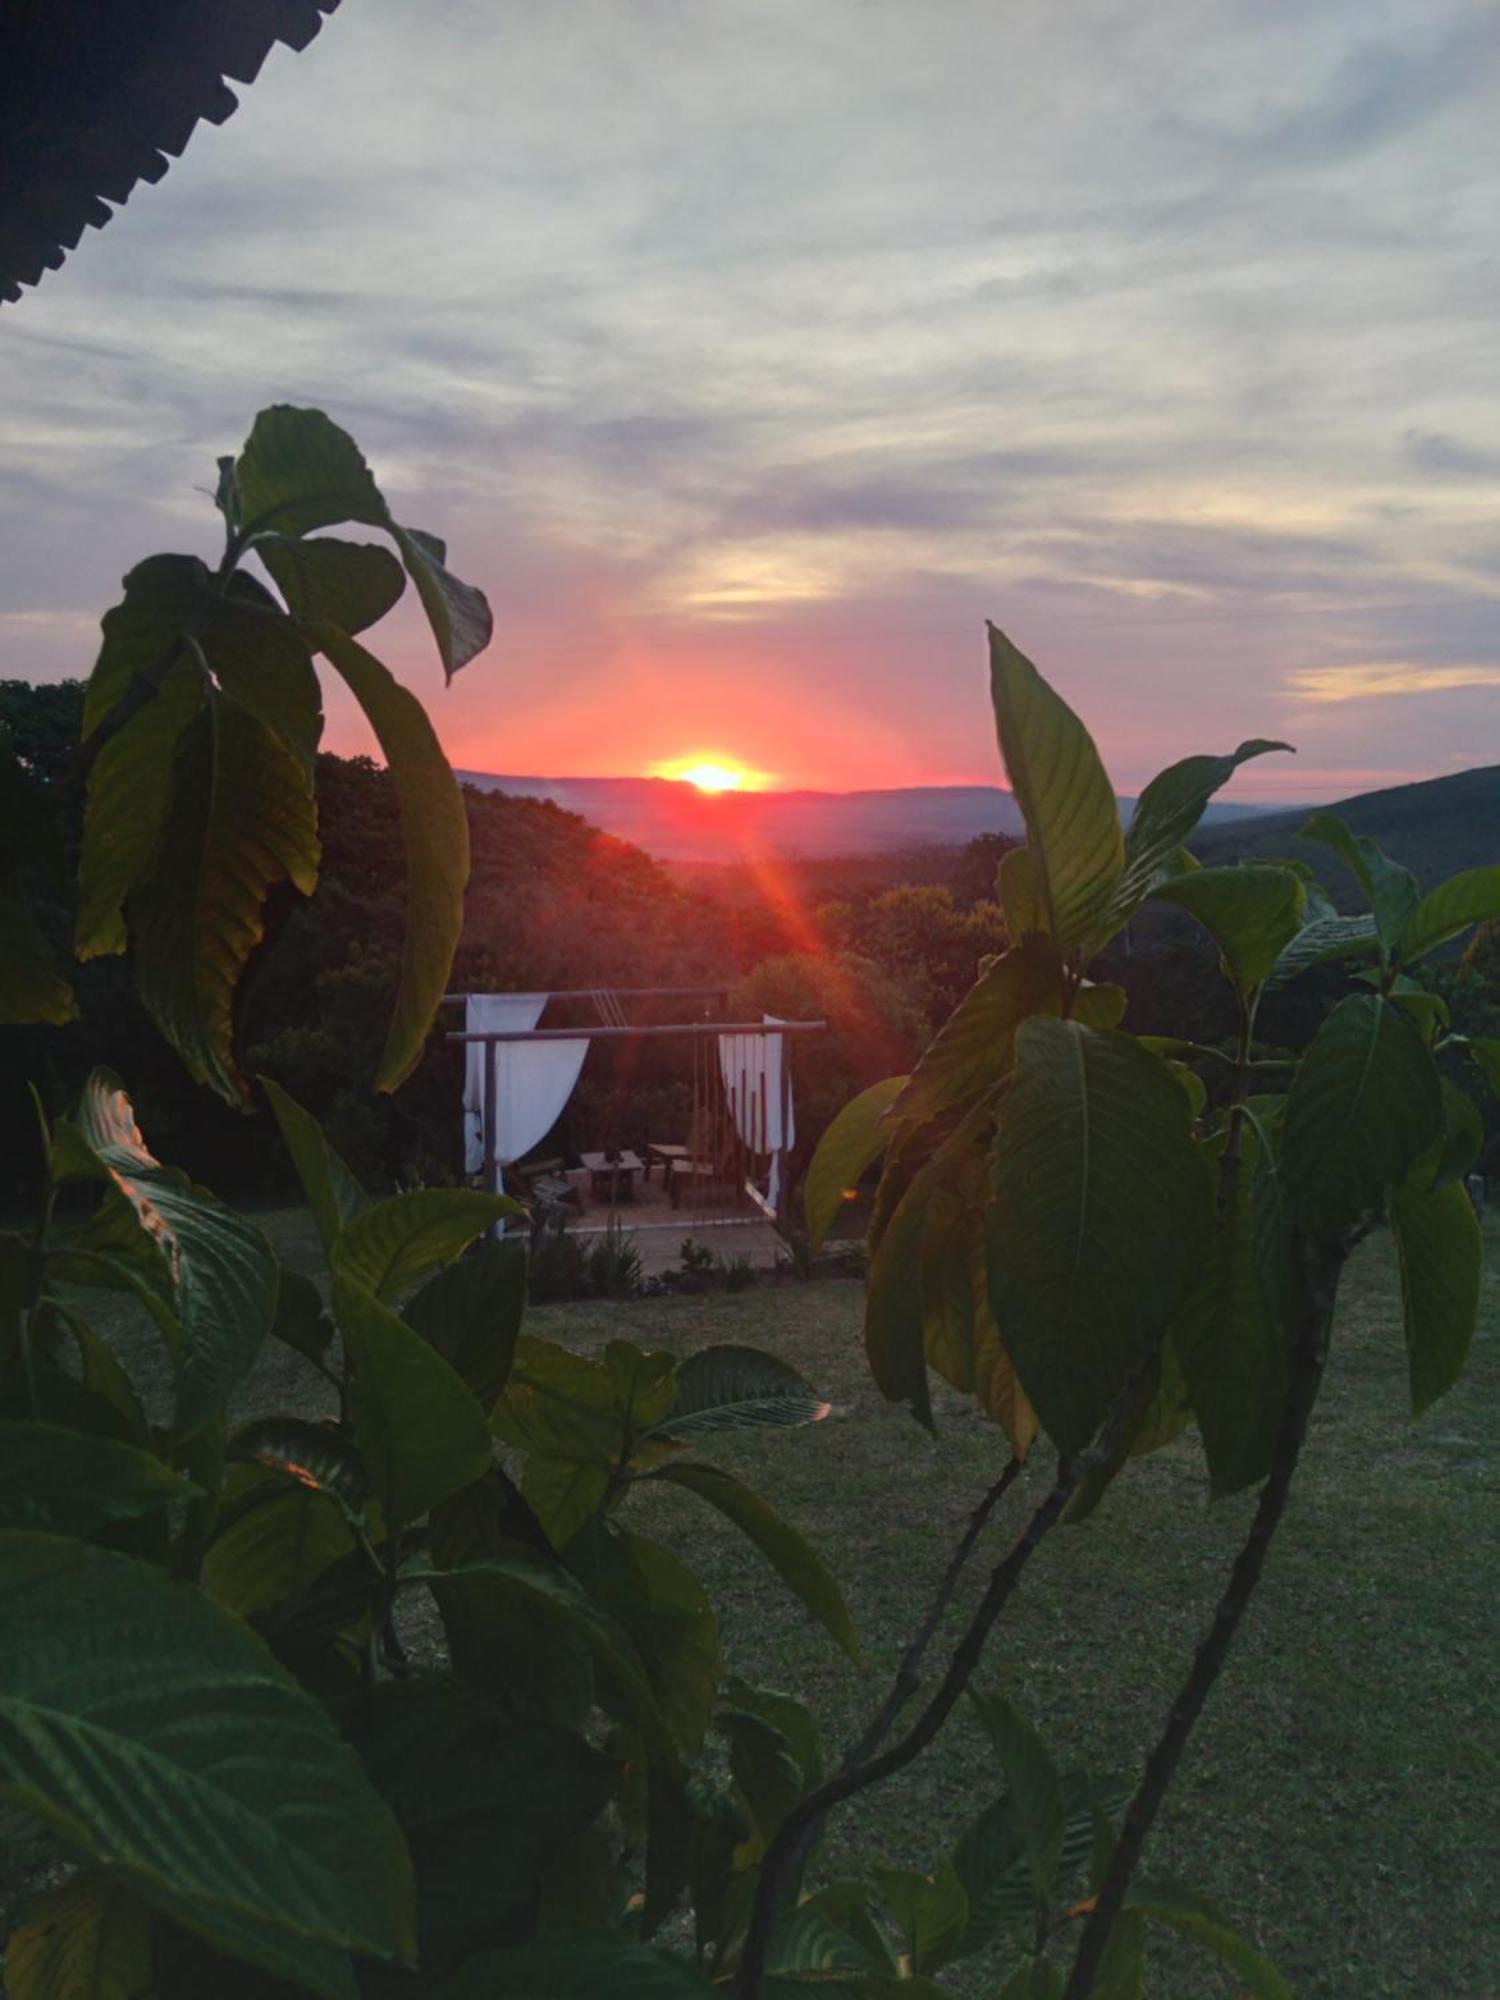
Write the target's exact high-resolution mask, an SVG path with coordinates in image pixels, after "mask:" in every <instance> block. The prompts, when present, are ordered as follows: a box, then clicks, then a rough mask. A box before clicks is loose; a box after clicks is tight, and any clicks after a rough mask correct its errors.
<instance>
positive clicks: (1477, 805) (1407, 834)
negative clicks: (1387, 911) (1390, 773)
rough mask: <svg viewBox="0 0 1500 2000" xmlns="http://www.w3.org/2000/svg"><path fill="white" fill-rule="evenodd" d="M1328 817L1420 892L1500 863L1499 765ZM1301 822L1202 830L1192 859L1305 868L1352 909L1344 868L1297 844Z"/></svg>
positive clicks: (1321, 851)
mask: <svg viewBox="0 0 1500 2000" xmlns="http://www.w3.org/2000/svg"><path fill="white" fill-rule="evenodd" d="M1328 810H1329V811H1330V812H1334V813H1337V814H1338V816H1339V818H1340V819H1342V820H1345V821H1347V823H1348V825H1349V826H1350V827H1352V829H1353V830H1354V832H1355V833H1362V834H1368V835H1369V837H1370V838H1371V839H1372V840H1374V841H1375V842H1376V844H1377V845H1378V846H1379V847H1381V848H1382V849H1383V850H1384V851H1385V852H1386V853H1387V854H1389V855H1390V856H1391V858H1392V859H1393V860H1396V861H1400V862H1402V863H1403V864H1404V865H1405V866H1406V867H1408V868H1410V869H1411V871H1412V873H1413V874H1414V875H1415V876H1416V877H1417V879H1418V880H1419V881H1420V882H1421V884H1422V886H1423V887H1424V888H1430V887H1431V885H1432V884H1433V883H1434V882H1438V881H1441V880H1442V878H1443V877H1444V876H1447V875H1453V874H1456V873H1457V872H1458V870H1459V869H1461V868H1477V867H1482V866H1484V865H1486V864H1489V863H1493V862H1496V861H1500V764H1485V765H1481V766H1479V767H1478V768H1477V769H1475V770H1472V771H1455V772H1454V773H1453V775H1452V776H1451V777H1447V778H1426V779H1423V780H1421V781H1420V782H1418V783H1416V784H1412V785H1394V786H1392V787H1391V788H1390V789H1389V790H1387V791H1382V792H1361V793H1359V794H1358V795H1357V796H1356V797H1354V798H1350V799H1340V800H1338V801H1337V802H1336V803H1335V804H1333V805H1331V806H1329V808H1328ZM1306 819H1307V810H1306V809H1305V808H1303V809H1300V810H1298V811H1296V812H1277V813H1264V814H1260V815H1257V816H1256V817H1255V818H1254V819H1250V820H1244V819H1242V820H1240V821H1238V822H1236V823H1235V824H1232V825H1219V826H1206V827H1205V828H1204V829H1203V830H1202V831H1201V832H1200V833H1199V834H1198V835H1197V836H1196V838H1195V839H1194V841H1193V843H1192V846H1193V851H1194V853H1195V854H1196V855H1197V856H1198V858H1199V860H1200V861H1203V862H1208V863H1221V862H1226V861H1274V860H1281V859H1288V858H1289V859H1292V860H1299V861H1306V862H1308V863H1309V864H1310V865H1311V866H1312V867H1314V868H1315V869H1316V870H1317V872H1318V874H1319V876H1320V877H1321V878H1322V879H1323V880H1324V881H1325V882H1326V883H1327V885H1328V888H1329V891H1330V893H1331V894H1332V895H1333V898H1334V900H1335V902H1338V903H1341V904H1342V903H1344V902H1346V901H1347V902H1349V903H1353V902H1354V901H1355V891H1354V885H1353V882H1352V880H1351V878H1350V876H1349V873H1348V871H1347V870H1346V869H1345V867H1344V866H1343V863H1342V862H1340V861H1338V860H1337V859H1336V858H1335V857H1334V856H1333V855H1332V854H1331V853H1330V852H1329V850H1328V849H1327V848H1326V847H1321V846H1319V845H1318V844H1317V843H1315V842H1313V841H1303V840H1299V839H1298V838H1297V834H1298V830H1299V829H1300V828H1301V827H1302V825H1303V824H1304V823H1305V821H1306Z"/></svg>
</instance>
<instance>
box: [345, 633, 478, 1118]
mask: <svg viewBox="0 0 1500 2000" xmlns="http://www.w3.org/2000/svg"><path fill="white" fill-rule="evenodd" d="M307 630H308V636H309V638H310V639H311V640H312V642H313V644H314V645H316V646H317V647H318V648H319V649H320V650H321V651H322V652H323V653H324V654H325V655H326V656H327V658H328V659H329V661H330V662H331V663H332V665H333V666H334V667H336V668H337V669H338V671H339V673H340V674H342V675H343V677H344V679H345V680H346V681H347V682H348V684H349V686H350V688H351V689H352V690H353V693H354V696H355V699H356V700H357V701H358V703H359V705H360V707H361V708H362V709H363V710H364V712H365V714H366V716H367V717H368V718H369V721H370V725H371V727H372V728H373V729H374V731H375V735H376V737H377V739H378V741H379V743H380V749H381V754H382V755H383V756H384V758H385V761H386V763H387V765H388V766H389V767H390V773H391V780H392V783H393V784H394V785H395V788H396V804H397V808H398V810H399V812H400V815H401V836H402V840H403V843H404V845H405V849H406V929H405V935H404V938H403V942H402V949H401V975H400V979H399V982H398V984H397V988H396V1001H395V1007H394V1010H393V1012H392V1015H391V1025H390V1029H389V1031H388V1032H387V1035H386V1042H385V1050H384V1053H383V1054H382V1056H381V1058H380V1073H379V1075H378V1076H377V1078H376V1088H377V1089H379V1090H394V1089H395V1088H396V1086H397V1085H398V1084H399V1083H402V1082H404V1081H405V1079H406V1078H407V1077H408V1076H409V1075H410V1074H411V1072H412V1071H413V1069H415V1068H416V1065H417V1062H418V1060H419V1058H420V1056H421V1054H422V1047H423V1044H424V1042H425V1040H426V1037H427V1030H428V1028H429V1027H430V1026H431V1025H432V1019H433V1016H434V1015H435V1014H436V1012H437V1009H438V1004H439V1002H440V1001H441V1000H442V997H443V993H444V991H445V989H446V987H447V983H448V972H449V968H450V967H451V965H452V963H453V953H454V951H455V950H456V948H457V946H458V938H459V933H460V931H461V930H462V928H463V915H464V885H465V883H466V882H467V881H468V879H469V822H468V818H467V816H466V814H465V812H464V802H463V794H462V793H461V792H460V791H459V788H458V784H457V781H456V780H455V778H454V776H453V773H452V771H451V770H450V769H449V766H448V760H447V758H446V757H445V756H444V755H443V750H442V746H441V744H440V743H439V742H438V740H437V736H436V734H435V733H434V731H433V727H432V724H431V723H430V722H429V721H428V719H427V716H426V713H425V712H424V710H423V708H422V704H421V703H420V702H419V701H418V700H417V699H416V697H415V696H414V695H411V694H408V693H407V691H406V689H405V688H404V687H402V686H401V684H400V682H399V681H397V680H396V679H394V677H393V676H392V675H391V673H390V672H389V670H388V669H387V668H386V667H384V666H383V665H382V664H381V662H380V661H379V660H377V659H376V658H375V655H374V654H373V653H367V652H366V651H365V649H364V647H363V646H361V645H359V644H358V643H357V642H356V641H355V640H353V639H351V638H349V637H348V635H347V634H346V633H343V632H341V631H339V629H338V627H337V626H335V625H309V627H308V628H307Z"/></svg>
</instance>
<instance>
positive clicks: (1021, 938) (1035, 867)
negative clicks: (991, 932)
mask: <svg viewBox="0 0 1500 2000" xmlns="http://www.w3.org/2000/svg"><path fill="white" fill-rule="evenodd" d="M995 872H996V887H997V888H998V889H999V892H1000V907H1001V908H1002V909H1003V910H1004V912H1005V928H1006V930H1007V931H1008V932H1009V933H1010V937H1011V940H1012V942H1013V943H1014V944H1022V943H1024V942H1025V940H1026V939H1027V938H1028V937H1030V936H1032V935H1033V934H1034V935H1036V936H1037V937H1045V938H1048V939H1049V940H1050V936H1051V927H1050V925H1049V923H1048V920H1047V896H1046V882H1045V880H1044V879H1043V876H1042V870H1041V864H1040V862H1039V861H1038V860H1037V855H1036V849H1035V848H1032V847H1012V848H1009V849H1008V850H1007V851H1006V852H1005V853H1004V854H1002V855H1001V857H1000V866H999V868H998V869H997V870H996V871H995Z"/></svg>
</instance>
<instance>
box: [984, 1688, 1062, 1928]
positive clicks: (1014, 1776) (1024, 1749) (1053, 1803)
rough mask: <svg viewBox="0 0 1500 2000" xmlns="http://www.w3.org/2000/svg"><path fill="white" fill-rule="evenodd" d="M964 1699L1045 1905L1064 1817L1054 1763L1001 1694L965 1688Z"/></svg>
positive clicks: (1056, 1864) (1053, 1878) (1053, 1880)
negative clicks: (996, 1767)
mask: <svg viewBox="0 0 1500 2000" xmlns="http://www.w3.org/2000/svg"><path fill="white" fill-rule="evenodd" d="M969 1700H970V1702H971V1703H972V1704H973V1707H974V1712H975V1714H976V1715H977V1716H978V1718H979V1722H980V1726H981V1727H982V1728H983V1730H984V1732H985V1734H986V1735H987V1736H988V1737H989V1739H990V1742H991V1744H992V1745H993V1747H994V1751H995V1755H996V1757H997V1758H998V1759H999V1761H1000V1769H1001V1771H1002V1772H1003V1773H1004V1776H1005V1785H1006V1791H1007V1793H1008V1795H1009V1798H1010V1802H1011V1810H1012V1812H1013V1813H1014V1815H1015V1824H1016V1827H1017V1830H1018V1831H1019V1833H1020V1836H1021V1845H1022V1847H1023V1849H1024V1851H1025V1854H1026V1861H1027V1866H1028V1867H1029V1869H1030V1870H1031V1882H1032V1887H1033V1888H1034V1890H1035V1891H1036V1897H1037V1901H1038V1902H1039V1903H1041V1904H1044V1905H1045V1904H1046V1903H1048V1902H1049V1901H1050V1900H1051V1897H1052V1892H1053V1888H1054V1886H1055V1884H1056V1881H1057V1871H1058V1868H1059V1866H1060V1864H1061V1861H1062V1848H1063V1836H1064V1834H1065V1833H1066V1831H1067V1821H1068V1815H1067V1806H1066V1803H1065V1801H1064V1799H1063V1792H1062V1784H1061V1781H1060V1780H1059V1778H1058V1775H1057V1766H1056V1765H1055V1764H1054V1763H1053V1761H1052V1759H1051V1757H1050V1755H1049V1754H1048V1751H1047V1746H1046V1745H1045V1744H1044V1743H1043V1741H1042V1739H1041V1737H1040V1736H1038V1735H1037V1733H1036V1731H1035V1730H1034V1729H1033V1728H1032V1727H1031V1724H1030V1723H1029V1722H1027V1720H1026V1719H1025V1717H1024V1716H1023V1715H1021V1714H1019V1713H1018V1711H1017V1710H1016V1709H1015V1708H1014V1707H1013V1706H1012V1704H1011V1703H1010V1702H1009V1701H1007V1700H1006V1698H1005V1696H1004V1695H1002V1694H999V1693H992V1692H986V1691H984V1690H982V1689H978V1688H973V1687H971V1688H970V1689H969Z"/></svg>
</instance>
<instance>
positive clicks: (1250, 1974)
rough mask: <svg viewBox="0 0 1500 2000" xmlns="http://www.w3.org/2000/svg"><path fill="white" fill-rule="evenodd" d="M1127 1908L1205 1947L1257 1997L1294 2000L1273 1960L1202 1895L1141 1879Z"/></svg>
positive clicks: (1131, 1895) (1239, 1983) (1248, 1992)
mask: <svg viewBox="0 0 1500 2000" xmlns="http://www.w3.org/2000/svg"><path fill="white" fill-rule="evenodd" d="M1128 1907H1129V1908H1130V1909H1133V1910H1140V1911H1141V1912H1142V1913H1143V1914H1144V1915H1146V1916H1148V1917H1150V1918H1151V1920H1152V1921H1153V1922H1154V1923H1159V1924H1165V1925H1166V1926H1167V1927H1168V1929H1169V1930H1174V1931H1176V1932H1177V1933H1178V1934H1179V1935H1180V1936H1182V1937H1187V1938H1191V1939H1192V1940H1193V1942H1194V1943H1195V1944H1201V1945H1203V1946H1205V1947H1206V1948H1207V1949H1208V1950H1209V1951H1211V1952H1212V1953H1213V1955H1214V1957H1215V1958H1217V1959H1218V1960H1219V1962H1220V1964H1221V1965H1223V1966H1224V1967H1225V1968H1226V1969H1227V1970H1228V1971H1230V1972H1232V1973H1233V1974H1234V1976H1235V1981H1236V1984H1237V1985H1239V1986H1242V1987H1243V1989H1244V1991H1245V1993H1246V1994H1247V1995H1253V1996H1254V2000H1294V1997H1293V1994H1292V1989H1291V1987H1290V1986H1288V1985H1287V1983H1286V1981H1285V1980H1284V1979H1283V1978H1282V1977H1281V1975H1280V1973H1279V1972H1278V1971H1277V1970H1276V1968H1275V1966H1274V1965H1272V1963H1271V1961H1270V1960H1269V1959H1268V1958H1266V1957H1265V1956H1264V1955H1263V1954H1262V1953H1261V1952H1258V1951H1256V1950H1255V1948H1254V1947H1253V1946H1252V1945H1249V1944H1247V1943H1246V1942H1245V1940H1244V1939H1243V1938H1242V1937H1241V1936H1240V1935H1239V1934H1238V1932H1237V1931H1234V1930H1232V1929H1231V1928H1230V1926H1229V1925H1228V1924H1227V1923H1226V1922H1225V1921H1224V1919H1223V1917H1221V1916H1220V1915H1219V1913H1218V1911H1217V1910H1216V1909H1215V1908H1214V1907H1213V1905H1212V1904H1211V1903H1208V1902H1205V1900H1204V1899H1203V1898H1202V1897H1201V1896H1197V1895H1194V1894H1193V1893H1192V1892H1191V1891H1190V1890H1187V1889H1179V1888H1177V1887H1175V1886H1174V1885H1170V1884H1168V1883H1164V1882H1161V1883H1148V1882H1140V1883H1137V1884H1136V1885H1135V1886H1134V1887H1133V1888H1132V1889H1131V1891H1130V1893H1129V1903H1128Z"/></svg>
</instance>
